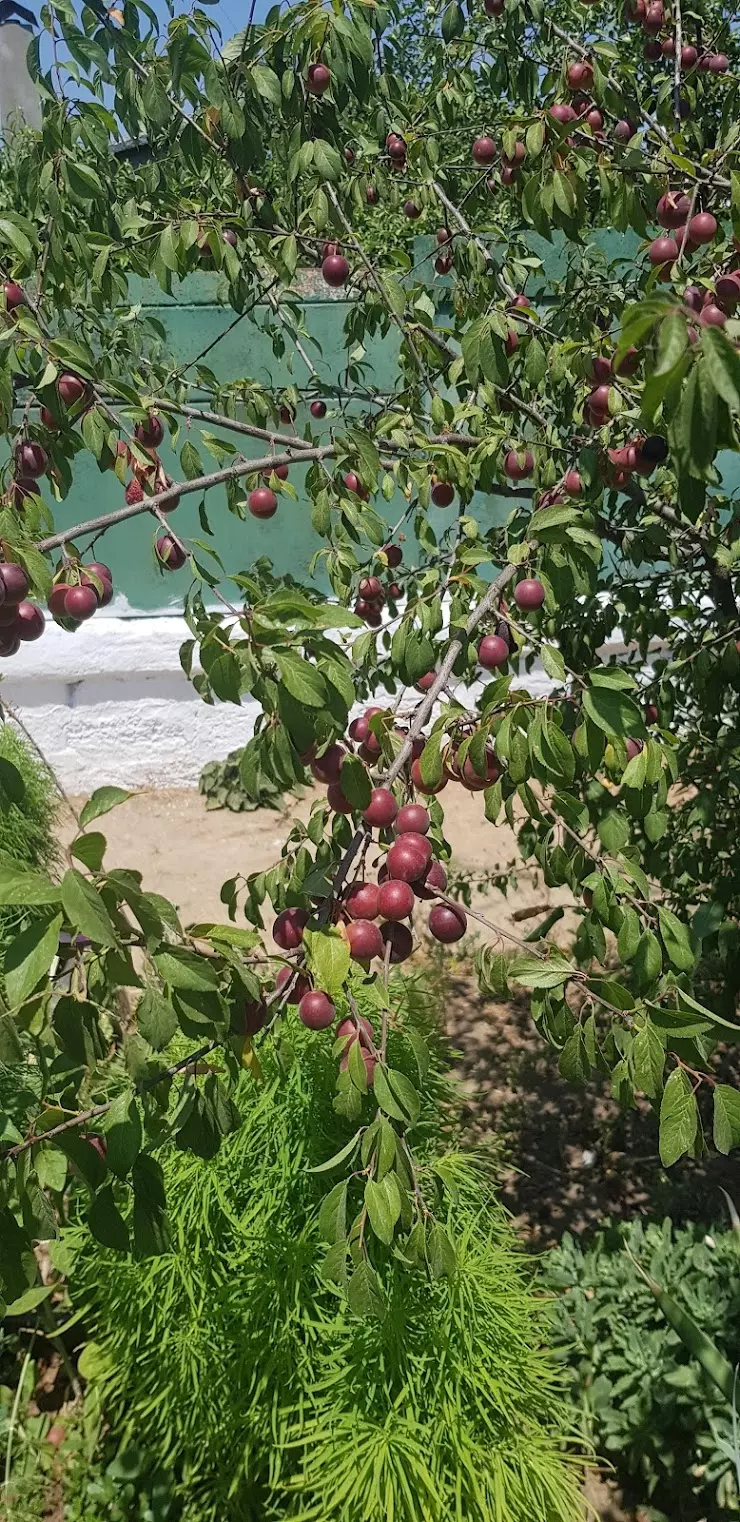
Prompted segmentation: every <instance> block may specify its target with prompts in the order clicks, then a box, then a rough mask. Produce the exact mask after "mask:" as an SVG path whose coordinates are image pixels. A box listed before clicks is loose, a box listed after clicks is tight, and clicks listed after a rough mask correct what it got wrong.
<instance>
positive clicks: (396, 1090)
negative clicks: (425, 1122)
mask: <svg viewBox="0 0 740 1522" xmlns="http://www.w3.org/2000/svg"><path fill="white" fill-rule="evenodd" d="M375 1071H376V1073H377V1072H378V1071H379V1069H378V1068H376V1070H375ZM385 1076H386V1078H387V1081H388V1084H389V1085H390V1089H391V1092H392V1094H393V1096H394V1098H395V1099H396V1101H397V1102H398V1104H399V1105H400V1106H401V1109H402V1111H403V1113H404V1118H405V1120H406V1124H407V1125H408V1126H409V1127H411V1126H415V1125H416V1122H417V1120H418V1119H419V1115H420V1113H421V1100H420V1098H419V1095H418V1092H417V1090H416V1089H415V1088H414V1085H413V1083H412V1082H411V1079H410V1078H407V1077H406V1074H405V1073H399V1072H397V1071H396V1069H395V1068H386V1069H385ZM376 1093H377V1091H376ZM381 1108H383V1109H385V1106H384V1105H383V1106H381Z"/></svg>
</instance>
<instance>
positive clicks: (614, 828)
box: [598, 809, 630, 856]
mask: <svg viewBox="0 0 740 1522" xmlns="http://www.w3.org/2000/svg"><path fill="white" fill-rule="evenodd" d="M598 829H599V839H600V841H601V844H602V845H603V847H604V850H605V851H608V852H609V854H610V856H616V855H617V854H618V853H619V851H621V850H622V847H623V846H626V844H627V841H628V840H629V838H630V827H629V824H628V822H627V820H626V818H625V816H624V814H620V812H619V810H618V809H607V812H606V813H605V814H604V815H603V816H602V818H601V819H600V820H599V826H598Z"/></svg>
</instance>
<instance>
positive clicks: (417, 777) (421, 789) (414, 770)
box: [411, 757, 447, 797]
mask: <svg viewBox="0 0 740 1522" xmlns="http://www.w3.org/2000/svg"><path fill="white" fill-rule="evenodd" d="M411 781H412V782H413V784H414V787H415V788H416V791H417V793H424V794H425V795H426V796H427V797H430V796H432V795H433V794H434V793H441V791H442V789H443V787H446V786H447V778H446V777H445V775H444V773H443V774H442V776H441V777H440V780H439V782H425V781H424V779H423V777H422V775H421V768H420V766H419V760H418V757H416V758H415V759H414V760H413V761H412V762H411Z"/></svg>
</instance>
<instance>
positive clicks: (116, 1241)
mask: <svg viewBox="0 0 740 1522" xmlns="http://www.w3.org/2000/svg"><path fill="white" fill-rule="evenodd" d="M87 1224H88V1226H89V1227H90V1230H91V1232H92V1234H93V1236H94V1237H95V1238H96V1239H97V1241H98V1242H102V1244H103V1246H104V1247H111V1248H112V1249H113V1251H114V1252H123V1253H127V1252H128V1250H129V1234H128V1226H127V1225H126V1222H125V1221H124V1219H123V1216H122V1215H121V1212H120V1210H119V1209H118V1206H117V1204H116V1201H115V1198H114V1195H113V1185H112V1184H108V1185H107V1187H106V1188H105V1189H101V1190H99V1192H98V1193H97V1194H96V1196H95V1199H94V1200H93V1202H92V1205H91V1206H90V1209H89V1210H88V1212H87Z"/></svg>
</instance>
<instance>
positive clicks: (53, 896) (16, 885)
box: [0, 864, 62, 905]
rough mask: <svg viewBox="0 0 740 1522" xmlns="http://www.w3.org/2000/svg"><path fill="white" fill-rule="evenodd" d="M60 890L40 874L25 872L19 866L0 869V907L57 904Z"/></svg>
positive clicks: (60, 894)
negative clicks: (7, 905)
mask: <svg viewBox="0 0 740 1522" xmlns="http://www.w3.org/2000/svg"><path fill="white" fill-rule="evenodd" d="M61 896H62V893H61V888H60V887H59V886H58V885H57V884H55V883H52V882H50V881H49V878H48V877H44V876H43V875H42V874H41V872H26V871H25V869H24V867H22V866H21V865H20V864H19V865H18V866H15V865H14V864H12V865H10V866H7V867H0V905H6V904H58V903H59V900H60V899H61Z"/></svg>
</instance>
